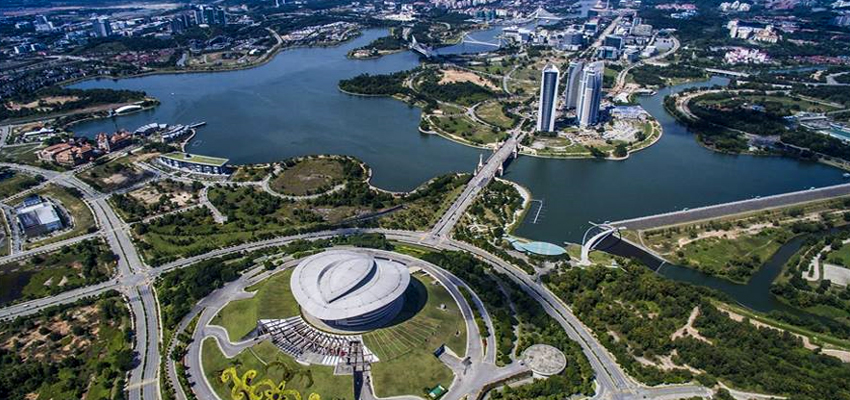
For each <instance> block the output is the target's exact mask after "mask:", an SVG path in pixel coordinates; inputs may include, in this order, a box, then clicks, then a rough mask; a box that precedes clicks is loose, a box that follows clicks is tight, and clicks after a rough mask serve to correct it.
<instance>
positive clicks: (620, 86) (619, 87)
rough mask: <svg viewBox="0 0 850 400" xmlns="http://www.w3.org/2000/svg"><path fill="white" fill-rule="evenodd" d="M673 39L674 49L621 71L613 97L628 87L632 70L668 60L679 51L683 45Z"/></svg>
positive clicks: (613, 90) (612, 91)
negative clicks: (627, 80)
mask: <svg viewBox="0 0 850 400" xmlns="http://www.w3.org/2000/svg"><path fill="white" fill-rule="evenodd" d="M656 35H657V34H656ZM654 38H655V36H653V40H654ZM672 39H673V47H671V48H670V49H669V50H667V51H665V52H664V53H661V54H658V55H656V56H653V57H650V58H647V59H645V60H640V61H638V62H636V63H634V64H632V65H629V66H628V67H626V68H623V70H622V71H620V72H619V73H618V74H617V80H616V82H615V84H614V88H613V89H612V90H611V93H612V97H616V95H617V94H618V93H619V92H621V91H622V90H623V89H624V88H625V87H626V77H627V76H628V75H629V72H630V71H631V70H632V69H634V68H637V67H639V66H641V65H644V64H652V63H654V62H655V61H658V60H662V59H664V58H666V57H667V56H669V55H671V54H673V53H675V52H677V51H679V47H680V46H681V43H679V39H677V38H675V37H673V38H672Z"/></svg>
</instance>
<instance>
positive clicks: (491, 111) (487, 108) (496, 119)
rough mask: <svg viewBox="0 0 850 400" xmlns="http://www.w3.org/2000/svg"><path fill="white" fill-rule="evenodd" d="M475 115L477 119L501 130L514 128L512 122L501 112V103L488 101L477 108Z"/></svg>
mask: <svg viewBox="0 0 850 400" xmlns="http://www.w3.org/2000/svg"><path fill="white" fill-rule="evenodd" d="M476 114H477V115H478V118H481V119H482V120H484V121H485V122H488V123H490V124H493V125H495V126H498V127H500V128H502V129H510V128H512V127H513V126H514V120H513V119H511V118H509V117H508V116H507V115H505V113H504V112H503V111H502V103H499V102H498V101H489V102H487V103H484V104H482V105H480V106H478V108H477V109H476Z"/></svg>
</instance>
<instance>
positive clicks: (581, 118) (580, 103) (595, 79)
mask: <svg viewBox="0 0 850 400" xmlns="http://www.w3.org/2000/svg"><path fill="white" fill-rule="evenodd" d="M604 72H605V64H604V63H602V62H595V63H592V64H590V65H588V66H587V67H585V69H584V71H583V72H582V75H581V82H580V83H579V92H578V96H579V97H578V100H577V104H576V120H577V121H578V125H579V126H580V127H582V128H586V127H588V126H591V125H595V124H596V123H597V122H598V121H599V107H600V105H601V104H602V75H603V74H604Z"/></svg>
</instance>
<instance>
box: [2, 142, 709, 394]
mask: <svg viewBox="0 0 850 400" xmlns="http://www.w3.org/2000/svg"><path fill="white" fill-rule="evenodd" d="M523 135H524V133H522V132H520V131H519V130H518V129H517V130H514V131H512V133H511V136H510V138H509V139H508V140H507V141H506V142H505V143H503V144H502V145H501V146H500V147H499V148H498V149H497V151H496V152H495V153H494V154H493V155H491V157H490V158H489V159H488V161H487V163H486V164H485V165H484V167H483V168H481V170H480V171H478V172H477V173H476V174H475V176H474V177H473V178H472V179H471V180H470V183H469V184H468V185H467V187H466V188H465V189H464V191H463V193H462V194H461V195H460V196H459V198H458V199H457V201H456V202H455V203H454V204H452V206H451V207H450V208H449V209H448V210H447V212H446V213H445V214H444V216H443V217H442V218H441V219H440V221H439V222H438V223H437V225H436V226H435V227H434V229H432V230H431V231H430V232H408V231H391V230H382V229H364V230H359V229H339V230H332V231H322V232H313V233H306V234H301V235H294V236H288V237H280V238H274V239H269V240H265V241H261V242H255V243H246V244H243V245H239V246H232V247H230V248H227V249H220V250H216V251H212V252H209V253H207V254H203V255H200V256H195V257H188V258H186V259H183V260H178V261H175V262H173V263H170V264H167V265H164V266H162V267H161V268H158V269H156V270H151V269H150V268H149V267H147V266H146V265H145V264H144V263H143V262H142V260H141V258H140V257H139V255H138V253H137V252H136V248H135V247H134V245H133V243H132V241H131V240H130V237H129V234H128V233H127V231H128V229H127V228H128V227H127V225H126V224H124V223H123V222H122V221H121V220H120V219H119V218H118V216H117V215H116V214H115V212H114V211H113V210H112V209H111V207H110V206H109V205H108V204H107V203H106V197H105V196H103V195H101V194H99V193H98V192H96V191H94V190H93V189H91V188H90V187H88V186H87V185H86V184H85V183H83V182H81V181H79V180H78V179H77V178H76V177H74V176H73V173H67V172H66V173H57V172H54V171H46V170H41V169H38V168H34V167H27V166H17V165H14V164H13V165H11V167H12V168H17V169H19V170H21V171H25V172H30V173H38V174H42V175H44V176H45V177H47V178H48V179H51V180H52V181H54V182H56V183H57V184H60V185H64V186H69V187H74V188H77V189H79V190H80V191H81V192H82V193H83V196H84V199H85V200H86V202H87V203H88V204H89V205H90V206H91V208H92V211H93V213H94V215H95V219H96V220H97V221H98V226H99V227H100V229H101V233H102V234H103V236H104V238H105V240H106V241H107V243H108V244H109V246H110V248H111V249H112V251H113V252H114V253H115V254H117V255H118V268H117V270H118V272H117V274H116V277H115V278H114V279H113V280H111V281H109V282H106V283H104V284H101V285H100V286H93V287H89V288H82V289H79V290H77V291H71V292H67V293H65V294H62V295H60V296H54V297H50V298H46V299H40V300H38V301H37V302H35V303H32V302H31V303H29V304H24V305H19V306H13V307H7V308H4V309H0V316H6V317H14V316H17V315H24V314H26V313H31V312H34V311H33V310H34V309H35V307H44V306H47V305H52V304H61V303H68V302H72V301H75V300H78V299H80V298H83V297H85V296H90V295H92V294H96V293H102V292H104V291H106V290H109V289H114V288H118V289H119V290H121V291H122V292H123V293H124V294H125V296H126V297H127V299H128V301H129V305H130V308H131V311H132V314H133V325H134V328H135V331H136V343H135V349H136V351H137V352H138V353H139V355H140V360H139V364H138V365H137V366H136V367H135V368H134V369H133V370H132V371H131V372H130V380H129V384H128V391H129V394H130V399H132V400H139V399H145V400H156V399H158V398H159V379H158V367H159V361H160V359H161V357H162V355H160V353H159V347H160V343H161V340H162V338H161V332H160V329H159V318H158V311H157V305H156V300H155V297H154V295H153V292H152V289H151V288H152V283H153V280H154V279H155V277H156V276H157V275H159V274H161V273H164V272H167V271H170V270H173V269H175V268H180V267H185V266H188V265H191V264H192V263H195V262H198V261H201V260H205V259H209V258H213V257H217V256H220V255H224V254H228V253H233V252H240V251H249V250H256V249H261V248H268V247H273V246H280V245H282V244H285V243H289V242H292V241H294V240H298V239H309V240H313V239H320V238H329V237H333V236H338V235H345V234H351V233H356V232H366V233H368V232H373V233H381V234H384V235H386V236H387V237H388V238H389V239H391V240H398V241H403V242H408V243H417V244H424V245H427V246H431V247H434V248H437V249H445V250H462V251H467V252H470V253H472V254H474V255H476V256H477V257H479V258H481V259H482V260H484V261H485V262H487V263H489V264H490V265H492V266H493V268H494V269H496V270H497V271H499V272H502V273H505V274H506V275H507V276H509V277H510V278H511V279H513V280H514V281H515V282H516V283H517V284H519V285H520V286H521V287H522V288H523V290H525V291H526V292H527V293H528V294H529V295H531V296H532V297H533V298H535V299H536V300H537V301H539V302H540V303H541V305H542V306H543V307H544V309H545V310H546V312H547V313H549V314H550V315H552V316H553V317H554V318H555V319H556V320H557V321H558V322H559V323H560V324H561V325H562V327H563V328H564V329H565V331H566V332H567V333H568V334H569V336H570V337H571V338H573V339H574V340H576V341H577V342H578V343H579V344H580V345H581V346H582V349H583V351H584V352H585V354H586V356H587V357H588V359H589V360H590V362H591V365H592V366H593V368H594V371H595V373H596V378H597V382H598V388H597V395H596V396H595V398H597V399H632V398H638V397H640V396H645V395H649V396H653V397H655V396H674V397H675V396H699V395H705V394H707V393H708V391H707V389H704V388H701V387H696V386H676V387H664V388H646V387H642V386H640V385H638V384H637V383H635V382H634V381H633V380H632V379H631V378H629V377H628V376H627V375H626V374H625V372H624V371H623V370H622V369H621V368H620V367H619V365H617V363H616V360H615V359H614V358H613V356H612V355H611V354H609V353H608V352H607V350H606V349H605V348H604V347H603V346H602V345H601V344H600V343H599V342H598V341H597V340H596V338H595V336H594V335H593V333H592V332H591V331H590V330H589V329H588V328H587V327H585V326H584V325H583V324H582V323H581V322H580V321H579V320H578V318H577V317H576V316H575V315H574V314H573V313H572V312H571V311H570V309H569V307H567V306H566V305H565V304H564V303H562V302H561V301H560V300H559V299H557V297H556V296H555V295H554V294H553V293H551V292H550V291H549V290H548V289H547V288H546V287H545V286H543V285H542V284H541V283H539V282H536V281H534V280H532V278H531V277H530V276H528V275H527V274H525V273H524V272H522V271H520V270H518V269H517V268H515V267H514V266H512V265H510V264H508V263H507V262H505V261H503V260H501V259H499V258H498V257H496V256H493V255H491V254H489V253H487V252H485V251H483V250H481V249H478V248H475V247H473V246H471V245H469V244H466V243H461V242H457V241H454V240H452V239H450V236H449V233H450V232H451V229H452V227H453V226H454V224H455V223H456V222H457V220H458V219H459V218H460V217H461V216H462V214H463V213H464V211H465V210H466V208H467V207H469V205H470V204H471V203H472V202H473V201H474V199H475V197H476V196H477V194H478V193H479V192H480V190H481V189H482V188H483V187H485V186H486V184H487V183H488V182H489V181H490V180H491V179H492V178H493V177H494V176H495V175H496V173H497V172H498V169H499V168H500V167H501V166H502V165H503V163H504V162H505V161H506V160H507V159H508V158H509V157H510V156H511V155H512V152H513V149H515V148H516V143H518V142H519V141H520V140H522V137H523ZM393 256H395V257H398V255H393ZM418 262H420V263H421V261H418ZM434 268H436V267H434ZM432 272H433V273H434V274H435V275H436V276H438V277H440V279H441V280H444V282H448V286H449V287H454V288H455V289H454V290H453V291H452V294H453V296H457V295H458V293H457V291H456V290H457V289H456V287H458V286H460V285H464V284H463V282H461V281H460V280H459V279H457V278H455V277H452V276H451V275H450V274H448V273H447V272H445V271H442V270H439V269H433V268H432ZM217 300H220V299H219V298H217V297H216V296H215V295H213V296H210V297H208V298H207V299H204V300H203V304H216V302H217ZM475 303H476V304H475V306H476V307H478V308H479V310H483V311H485V312H486V310H484V309H483V305H482V304H480V300H475ZM225 304H226V303H225ZM21 306H23V307H21ZM15 307H18V308H15ZM467 307H468V305H467ZM204 312H205V311H203V312H202V313H201V322H204V324H199V326H206V322H208V320H209V319H210V318H212V315H214V313H212V314H208V315H205V314H204ZM464 315H465V316H470V315H471V311H470V309H468V308H465V311H464ZM485 315H486V314H485ZM488 320H489V318H488ZM473 325H474V324H473ZM490 325H491V326H492V322H490ZM469 329H470V332H477V327H472V328H469ZM197 332H200V333H202V334H203V333H205V332H206V333H211V335H213V336H216V334H215V333H214V330H213V331H205V330H203V329H199V330H197ZM217 336H220V332H219V335H217ZM479 343H480V341H479ZM197 344H198V345H195V346H190V354H189V360H191V359H195V360H200V358H199V357H200V350H199V348H200V346H199V344H200V341H197ZM488 347H489V348H491V349H494V348H495V346H494V345H493V344H491V345H489V346H488ZM476 353H481V358H480V359H478V360H477V361H479V362H477V363H474V364H477V366H476V367H475V368H473V369H472V370H471V371H467V374H466V375H465V376H459V377H458V378H456V379H457V383H458V384H457V385H456V386H453V387H452V388H453V389H452V390H451V391H450V394H451V395H452V397H450V398H460V396H461V395H465V394H467V393H472V392H475V391H477V390H479V389H480V388H481V387H483V384H484V383H487V382H490V381H492V380H493V378H494V377H497V378H498V377H502V376H504V374H509V373H514V372H516V371H514V370H510V369H508V370H504V369H501V370H500V369H498V368H495V364H494V363H495V354H483V350H482V351H475V349H474V348H473V349H472V351H471V352H470V354H476ZM489 353H493V352H489ZM476 357H477V356H476ZM188 362H189V363H190V364H191V362H192V361H188ZM198 362H199V361H198ZM491 364H492V366H491ZM190 368H191V365H190ZM195 368H199V365H196V366H195ZM513 368H516V366H515V367H513ZM171 375H172V373H171V371H169V376H171ZM191 376H192V377H202V376H203V374H200V373H192V374H191ZM172 379H173V377H172ZM195 383H196V385H195V386H194V390H196V391H198V394H199V395H200V396H201V397H200V398H204V399H206V398H209V397H208V395H209V393H204V391H205V390H208V389H209V387H208V384H206V382H195ZM205 388H206V389H205ZM455 396H456V397H455Z"/></svg>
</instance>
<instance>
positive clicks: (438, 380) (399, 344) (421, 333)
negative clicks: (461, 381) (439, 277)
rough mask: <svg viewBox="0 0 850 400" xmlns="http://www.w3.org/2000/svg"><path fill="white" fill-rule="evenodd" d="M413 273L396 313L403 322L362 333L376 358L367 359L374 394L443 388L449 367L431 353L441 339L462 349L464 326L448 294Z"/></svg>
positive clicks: (456, 349)
mask: <svg viewBox="0 0 850 400" xmlns="http://www.w3.org/2000/svg"><path fill="white" fill-rule="evenodd" d="M413 278H414V279H412V280H411V282H412V283H413V284H412V285H411V286H412V288H411V289H409V292H408V293H407V294H406V295H407V296H409V297H408V300H407V302H406V304H405V310H404V311H402V314H401V315H400V316H399V318H397V320H404V321H403V322H399V323H397V324H396V325H393V326H390V327H387V328H384V329H379V330H377V331H373V332H370V333H367V334H365V335H363V342H364V343H365V344H366V346H367V347H368V348H369V349H370V350H372V351H374V352H375V353H376V354H377V356H378V358H379V359H380V360H381V361H380V362H377V363H374V364H372V379H373V382H374V385H375V390H376V392H377V393H376V394H377V395H378V396H379V397H391V396H400V395H405V394H409V395H417V396H419V395H421V393H420V392H421V389H422V388H425V387H434V386H435V385H437V384H441V385H443V386H445V387H449V385H451V383H452V377H453V375H452V372H451V370H450V369H449V368H448V367H447V366H445V364H443V363H442V362H441V361H440V360H439V359H438V358H437V357H435V356H434V354H433V352H434V350H436V349H437V348H438V347H439V346H440V345H441V344H446V346H447V347H449V348H450V349H452V351H454V352H455V353H456V354H458V355H459V356H461V357H463V356H464V354H465V353H466V334H467V333H466V325H465V323H464V320H463V316H462V314H461V312H460V309H459V308H458V305H457V303H456V302H455V301H454V299H453V298H452V296H451V294H449V292H448V291H447V290H446V289H445V288H444V287H443V286H441V285H439V284H438V283H435V281H433V279H432V278H431V277H430V276H428V275H425V274H417V275H414V276H413ZM415 299H418V301H411V300H415ZM422 302H424V304H422ZM441 306H445V309H440V307H441ZM418 308H421V310H419V311H418V313H416V314H415V315H414V316H413V317H410V314H411V313H413V312H415V311H416V309H418ZM405 319H406V320H405Z"/></svg>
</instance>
